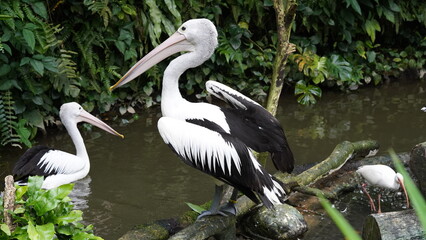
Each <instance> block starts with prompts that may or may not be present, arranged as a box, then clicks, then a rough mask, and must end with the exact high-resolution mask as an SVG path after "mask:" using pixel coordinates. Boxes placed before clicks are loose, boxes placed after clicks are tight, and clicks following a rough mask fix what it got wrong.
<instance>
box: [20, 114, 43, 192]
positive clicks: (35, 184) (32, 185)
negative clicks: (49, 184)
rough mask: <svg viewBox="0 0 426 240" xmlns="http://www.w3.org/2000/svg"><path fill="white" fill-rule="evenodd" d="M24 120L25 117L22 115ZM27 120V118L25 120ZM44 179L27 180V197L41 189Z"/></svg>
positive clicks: (38, 177) (34, 177) (36, 177)
mask: <svg viewBox="0 0 426 240" xmlns="http://www.w3.org/2000/svg"><path fill="white" fill-rule="evenodd" d="M24 118H25V115H24ZM27 120H28V118H27ZM43 180H44V177H41V176H33V177H29V178H28V189H27V192H28V194H29V195H34V193H35V192H37V191H39V190H40V189H41V186H42V185H43Z"/></svg>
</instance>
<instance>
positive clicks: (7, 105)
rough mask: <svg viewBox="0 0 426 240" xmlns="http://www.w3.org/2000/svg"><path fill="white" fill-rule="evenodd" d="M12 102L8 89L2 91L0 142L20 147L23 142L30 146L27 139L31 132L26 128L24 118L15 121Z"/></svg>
mask: <svg viewBox="0 0 426 240" xmlns="http://www.w3.org/2000/svg"><path fill="white" fill-rule="evenodd" d="M13 104H14V102H13V99H12V96H11V93H10V91H6V92H4V93H3V94H2V96H1V97H0V137H1V138H0V141H1V142H0V144H1V145H3V146H4V145H6V144H11V145H12V146H18V147H21V145H20V144H21V143H24V144H25V145H26V146H27V147H31V142H30V140H29V139H30V137H31V133H30V131H29V130H28V129H27V128H26V120H25V119H20V120H19V121H16V119H17V117H16V115H15V110H14V109H13Z"/></svg>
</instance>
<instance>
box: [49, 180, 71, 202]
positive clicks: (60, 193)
mask: <svg viewBox="0 0 426 240" xmlns="http://www.w3.org/2000/svg"><path fill="white" fill-rule="evenodd" d="M73 188H74V184H72V183H69V184H64V185H61V186H59V187H57V188H53V189H49V190H48V192H49V193H50V194H51V196H52V197H54V198H55V199H58V200H62V199H64V198H65V197H66V196H68V195H69V194H70V193H71V191H72V189H73Z"/></svg>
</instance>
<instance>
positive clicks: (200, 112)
mask: <svg viewBox="0 0 426 240" xmlns="http://www.w3.org/2000/svg"><path fill="white" fill-rule="evenodd" d="M217 44H218V42H217V31H216V27H215V26H214V25H213V23H212V22H211V21H210V20H207V19H193V20H189V21H187V22H185V23H184V24H183V25H182V26H181V27H179V29H178V30H177V32H176V33H174V34H173V35H172V36H170V37H169V38H168V39H167V40H166V41H164V42H163V43H162V44H160V45H159V46H157V47H156V48H155V49H154V50H152V51H151V52H150V53H148V54H147V55H146V56H145V57H143V58H142V59H141V60H139V61H138V62H137V63H136V64H135V65H134V66H133V67H132V68H131V69H130V70H129V71H128V72H127V73H126V74H125V75H124V77H123V78H122V79H120V80H119V81H118V82H117V83H116V84H115V85H114V86H112V87H111V89H114V88H116V87H119V86H122V85H124V84H126V83H128V82H129V81H131V80H133V79H134V78H136V77H137V76H139V75H140V74H142V73H143V72H145V71H146V70H148V69H149V68H151V67H152V66H154V65H155V64H157V63H159V62H160V61H162V60H163V59H165V58H166V57H168V56H171V55H173V54H175V53H178V52H185V53H184V54H182V55H180V56H178V57H176V58H175V59H174V60H172V61H171V62H170V64H169V65H168V67H167V68H166V70H165V72H164V76H163V87H162V95H161V112H162V115H163V117H161V118H160V119H159V121H158V130H159V132H160V135H161V137H162V138H163V140H164V142H165V143H166V144H167V145H169V147H170V148H171V149H172V150H173V151H174V152H175V153H176V154H177V155H178V156H179V157H180V158H181V159H182V160H183V161H184V162H185V163H186V164H188V165H190V166H192V167H194V168H196V169H198V170H201V171H203V172H205V173H207V174H209V175H211V176H213V177H215V178H217V179H219V180H221V181H223V182H225V183H227V184H229V185H231V186H233V187H234V188H236V189H238V190H240V191H241V192H242V193H244V194H245V195H246V196H247V197H249V198H250V199H251V200H253V201H254V202H256V203H259V200H260V201H262V202H263V204H264V205H265V206H266V207H269V208H272V207H273V206H274V205H276V204H280V203H282V202H283V201H284V200H285V196H286V193H285V191H284V189H283V184H282V183H281V182H280V181H279V180H277V179H275V178H274V177H273V176H272V175H270V174H269V173H268V172H266V170H265V169H264V168H263V167H262V166H261V165H260V164H259V163H258V161H257V159H256V158H255V156H254V155H253V154H252V149H253V150H255V151H257V152H266V151H267V152H270V153H271V156H272V160H273V162H274V165H275V166H276V167H277V168H278V169H279V170H281V171H284V172H291V171H292V170H293V164H294V159H293V154H292V152H291V150H290V147H289V145H288V143H287V140H286V137H285V134H284V131H283V129H282V128H281V126H280V123H279V122H278V120H277V119H276V118H275V117H273V116H272V115H271V114H270V113H269V112H268V111H267V110H266V109H264V108H263V107H262V106H261V105H260V104H258V103H256V102H255V101H253V100H251V99H250V98H248V97H246V96H244V95H243V94H241V93H239V92H237V91H235V90H233V89H231V88H229V87H227V86H225V85H223V84H221V83H218V82H215V81H207V83H206V89H207V91H209V92H210V93H211V94H213V95H214V96H216V97H218V98H220V99H222V100H224V101H225V102H227V103H228V104H229V105H230V107H228V108H222V107H218V106H215V105H212V104H209V103H202V102H200V103H193V102H189V101H187V100H186V99H184V98H183V97H182V96H181V94H180V92H179V78H180V76H181V75H182V74H183V73H184V72H185V71H186V70H187V69H189V68H195V67H197V66H199V65H201V64H202V63H203V62H205V61H206V60H208V59H209V58H210V57H211V55H212V54H213V52H214V50H215V48H216V47H217ZM236 194H237V191H234V194H233V196H232V197H231V199H232V200H235V198H236ZM221 198H222V188H221V187H217V188H216V194H215V197H214V200H213V203H212V207H211V209H210V211H209V212H208V213H206V214H205V215H210V214H222V215H225V214H227V213H228V212H231V213H234V214H235V212H234V210H232V209H228V207H229V206H225V207H223V208H221V209H220V208H219V202H220V200H221ZM230 207H231V208H233V205H232V206H230Z"/></svg>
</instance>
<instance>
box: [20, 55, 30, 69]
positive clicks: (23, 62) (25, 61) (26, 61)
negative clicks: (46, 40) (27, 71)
mask: <svg viewBox="0 0 426 240" xmlns="http://www.w3.org/2000/svg"><path fill="white" fill-rule="evenodd" d="M30 61H31V58H29V57H23V58H22V59H21V62H20V64H19V66H21V67H22V66H24V65H25V64H28V63H29V62H30Z"/></svg>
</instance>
